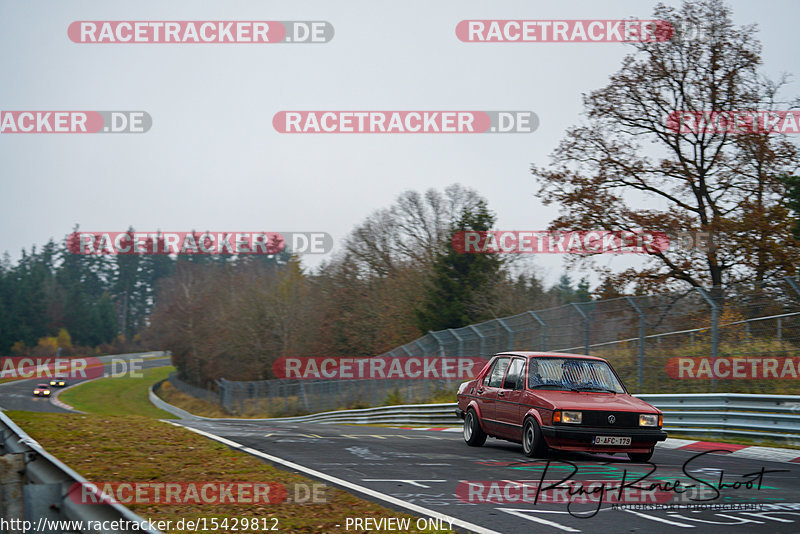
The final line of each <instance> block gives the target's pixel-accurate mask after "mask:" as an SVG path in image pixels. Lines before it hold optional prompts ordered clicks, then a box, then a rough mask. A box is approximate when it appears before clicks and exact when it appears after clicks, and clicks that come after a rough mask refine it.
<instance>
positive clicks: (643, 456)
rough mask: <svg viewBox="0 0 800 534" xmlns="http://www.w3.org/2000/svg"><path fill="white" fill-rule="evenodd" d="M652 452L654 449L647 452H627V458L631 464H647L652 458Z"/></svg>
mask: <svg viewBox="0 0 800 534" xmlns="http://www.w3.org/2000/svg"><path fill="white" fill-rule="evenodd" d="M654 450H655V449H650V451H649V452H629V453H628V458H630V459H631V461H632V462H649V461H650V458H652V457H653V451H654Z"/></svg>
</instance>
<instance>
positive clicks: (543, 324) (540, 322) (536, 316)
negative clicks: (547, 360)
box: [528, 311, 547, 351]
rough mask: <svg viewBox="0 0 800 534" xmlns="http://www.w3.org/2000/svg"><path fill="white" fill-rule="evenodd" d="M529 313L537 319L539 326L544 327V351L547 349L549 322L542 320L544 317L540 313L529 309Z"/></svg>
mask: <svg viewBox="0 0 800 534" xmlns="http://www.w3.org/2000/svg"><path fill="white" fill-rule="evenodd" d="M528 313H529V314H531V317H533V318H534V319H536V321H537V322H538V323H539V326H540V327H541V328H542V351H546V350H547V323H545V322H544V321H543V320H542V318H541V317H539V314H538V313H536V312H535V311H528Z"/></svg>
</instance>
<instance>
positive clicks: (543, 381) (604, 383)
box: [528, 358, 625, 393]
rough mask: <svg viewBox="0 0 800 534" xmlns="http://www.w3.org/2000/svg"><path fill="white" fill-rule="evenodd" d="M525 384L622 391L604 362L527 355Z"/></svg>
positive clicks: (546, 387) (569, 388)
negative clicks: (526, 381)
mask: <svg viewBox="0 0 800 534" xmlns="http://www.w3.org/2000/svg"><path fill="white" fill-rule="evenodd" d="M528 387H529V388H532V389H563V390H580V391H613V392H615V393H624V392H625V389H624V388H623V387H622V384H621V383H620V381H619V380H618V379H617V377H616V375H614V372H613V371H612V370H611V367H610V366H609V365H608V364H607V363H606V362H603V361H598V360H585V359H581V358H531V359H530V364H529V365H528Z"/></svg>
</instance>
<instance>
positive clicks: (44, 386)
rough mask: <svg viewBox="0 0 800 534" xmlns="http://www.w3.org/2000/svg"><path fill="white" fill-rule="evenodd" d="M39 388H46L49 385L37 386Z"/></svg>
mask: <svg viewBox="0 0 800 534" xmlns="http://www.w3.org/2000/svg"><path fill="white" fill-rule="evenodd" d="M36 387H37V388H46V387H47V384H36Z"/></svg>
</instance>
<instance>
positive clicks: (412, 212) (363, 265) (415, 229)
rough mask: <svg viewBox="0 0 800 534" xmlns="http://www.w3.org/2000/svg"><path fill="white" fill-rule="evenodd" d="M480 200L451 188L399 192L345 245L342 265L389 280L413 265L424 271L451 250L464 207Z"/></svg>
mask: <svg viewBox="0 0 800 534" xmlns="http://www.w3.org/2000/svg"><path fill="white" fill-rule="evenodd" d="M480 200H482V198H481V196H480V195H479V194H478V193H477V192H476V191H474V190H473V189H470V188H467V187H464V186H461V185H459V184H452V185H450V186H448V187H447V188H445V190H444V193H442V192H440V191H437V190H435V189H428V190H427V191H426V192H425V193H424V194H420V193H419V192H417V191H406V192H404V193H402V194H401V195H400V196H399V197H398V198H397V200H396V201H395V203H394V204H393V205H392V206H390V207H388V208H384V209H381V210H378V211H375V212H374V213H372V214H371V215H370V216H369V217H367V218H366V219H365V220H364V222H362V223H361V224H359V225H358V226H356V228H354V229H353V231H352V232H351V233H350V235H349V236H348V237H347V239H346V241H345V250H346V260H345V261H347V262H349V263H351V264H352V265H353V266H354V267H356V268H357V270H358V271H359V272H360V273H362V274H365V273H369V274H377V275H379V276H388V275H391V274H394V273H395V272H396V271H398V269H401V268H403V267H405V266H408V265H409V263H410V264H412V265H418V266H421V267H429V266H431V265H432V264H433V260H434V258H435V257H436V254H437V253H441V252H444V251H445V249H446V248H447V247H449V246H450V243H449V240H450V227H451V225H452V224H453V222H454V221H455V220H456V219H457V218H458V216H459V214H460V213H461V211H462V210H463V209H464V208H467V209H472V208H474V207H475V206H477V204H478V202H479V201H480Z"/></svg>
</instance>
